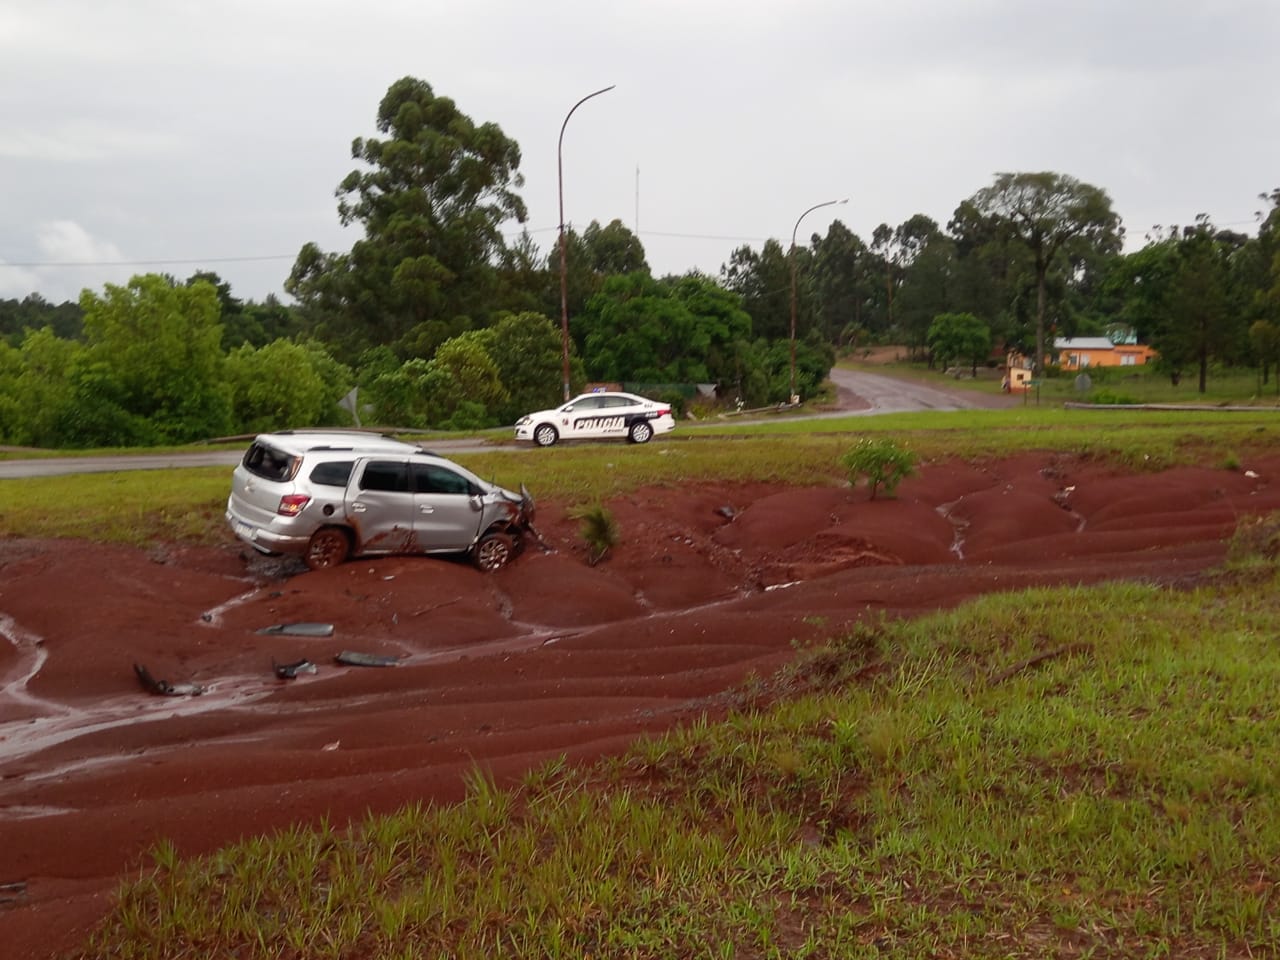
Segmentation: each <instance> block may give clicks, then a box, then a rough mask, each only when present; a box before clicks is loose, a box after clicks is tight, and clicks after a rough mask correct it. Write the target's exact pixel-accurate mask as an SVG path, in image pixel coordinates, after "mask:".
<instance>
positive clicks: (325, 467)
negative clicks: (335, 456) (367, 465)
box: [311, 460, 355, 487]
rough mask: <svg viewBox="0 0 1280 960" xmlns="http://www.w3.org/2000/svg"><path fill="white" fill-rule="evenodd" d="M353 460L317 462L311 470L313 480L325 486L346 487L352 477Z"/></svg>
mask: <svg viewBox="0 0 1280 960" xmlns="http://www.w3.org/2000/svg"><path fill="white" fill-rule="evenodd" d="M354 465H355V464H354V461H352V460H334V461H332V462H330V463H317V464H316V468H315V469H314V470H312V471H311V482H312V483H318V484H320V485H321V486H325V487H345V486H346V485H347V481H348V480H350V479H351V468H352V466H354Z"/></svg>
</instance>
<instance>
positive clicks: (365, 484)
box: [360, 460, 409, 493]
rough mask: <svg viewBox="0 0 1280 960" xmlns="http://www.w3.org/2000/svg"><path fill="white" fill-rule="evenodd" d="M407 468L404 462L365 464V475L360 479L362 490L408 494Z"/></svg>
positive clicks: (371, 462) (391, 461)
mask: <svg viewBox="0 0 1280 960" xmlns="http://www.w3.org/2000/svg"><path fill="white" fill-rule="evenodd" d="M407 467H408V465H407V464H406V463H405V462H404V461H403V460H370V461H369V462H368V463H366V464H365V466H364V474H363V475H362V476H361V477H360V489H361V490H385V491H388V492H390V493H408V492H409V471H408V469H407Z"/></svg>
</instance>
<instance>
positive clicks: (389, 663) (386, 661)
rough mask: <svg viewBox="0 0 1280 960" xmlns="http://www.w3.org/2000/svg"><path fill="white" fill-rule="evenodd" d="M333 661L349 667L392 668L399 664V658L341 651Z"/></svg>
mask: <svg viewBox="0 0 1280 960" xmlns="http://www.w3.org/2000/svg"><path fill="white" fill-rule="evenodd" d="M333 659H334V660H336V661H337V662H338V663H345V664H346V665H347V666H349V667H394V666H395V665H396V664H397V663H399V662H400V658H399V657H387V656H383V655H381V654H377V653H356V652H354V651H352V650H343V651H342V652H341V653H340V654H338V655H337V656H336V657H334V658H333Z"/></svg>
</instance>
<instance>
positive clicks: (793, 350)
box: [788, 197, 849, 403]
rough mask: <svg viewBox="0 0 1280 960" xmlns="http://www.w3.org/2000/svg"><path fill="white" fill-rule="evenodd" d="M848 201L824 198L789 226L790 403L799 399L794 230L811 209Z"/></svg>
mask: <svg viewBox="0 0 1280 960" xmlns="http://www.w3.org/2000/svg"><path fill="white" fill-rule="evenodd" d="M848 202H849V198H848V197H845V198H844V199H843V200H825V201H823V202H822V203H815V204H814V205H813V206H812V207H810V208H809V209H808V210H806V211H805V212H804V213H802V214H800V216H799V217H797V218H796V225H795V226H794V227H792V228H791V252H790V253H789V254H788V257H789V259H790V260H791V396H790V398H789V399H790V402H791V403H797V402H798V401H799V395H798V394H797V393H796V231H798V230H799V229H800V221H801V220H803V219H804V218H805V217H807V216H808V215H809V214H811V213H813V211H815V210H819V209H821V208H822V207H830V206H832V205H834V204H837V203H848Z"/></svg>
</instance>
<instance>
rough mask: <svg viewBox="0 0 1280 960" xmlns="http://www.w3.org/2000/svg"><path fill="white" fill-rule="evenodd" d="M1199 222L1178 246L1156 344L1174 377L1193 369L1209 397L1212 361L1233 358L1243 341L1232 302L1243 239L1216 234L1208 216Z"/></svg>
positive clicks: (1239, 314)
mask: <svg viewBox="0 0 1280 960" xmlns="http://www.w3.org/2000/svg"><path fill="white" fill-rule="evenodd" d="M1198 220H1199V222H1198V223H1197V225H1196V226H1195V227H1188V228H1184V230H1183V231H1182V235H1181V237H1180V238H1179V239H1177V240H1176V241H1174V246H1173V249H1174V256H1175V265H1174V272H1173V275H1172V277H1171V278H1170V281H1169V284H1168V285H1167V286H1166V287H1165V289H1164V297H1163V315H1164V320H1163V323H1162V324H1161V325H1160V327H1159V328H1158V329H1157V331H1156V335H1155V337H1153V341H1154V342H1153V345H1154V346H1155V347H1156V348H1157V349H1158V350H1159V351H1160V354H1161V359H1162V362H1163V363H1165V364H1167V365H1168V366H1169V367H1170V368H1171V369H1172V370H1174V371H1175V372H1176V371H1177V370H1178V369H1179V368H1180V367H1181V366H1182V365H1184V364H1194V365H1195V367H1196V368H1197V370H1198V373H1199V392H1200V393H1204V392H1205V389H1206V385H1207V381H1208V373H1209V361H1210V360H1211V359H1220V360H1227V359H1230V358H1231V356H1232V355H1233V352H1234V351H1235V350H1236V349H1237V348H1238V346H1239V342H1240V340H1241V339H1242V337H1243V331H1242V329H1241V326H1242V325H1241V323H1240V317H1241V315H1242V314H1241V311H1240V310H1239V309H1238V307H1237V306H1236V305H1234V304H1232V301H1231V296H1230V291H1229V271H1230V257H1231V254H1232V253H1233V252H1234V251H1236V250H1238V249H1239V248H1240V246H1242V245H1243V240H1244V238H1243V237H1241V236H1240V235H1239V234H1232V233H1230V232H1227V231H1218V230H1216V229H1214V227H1213V226H1212V224H1210V223H1209V221H1208V219H1207V218H1206V217H1203V216H1202V217H1200V218H1198Z"/></svg>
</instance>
